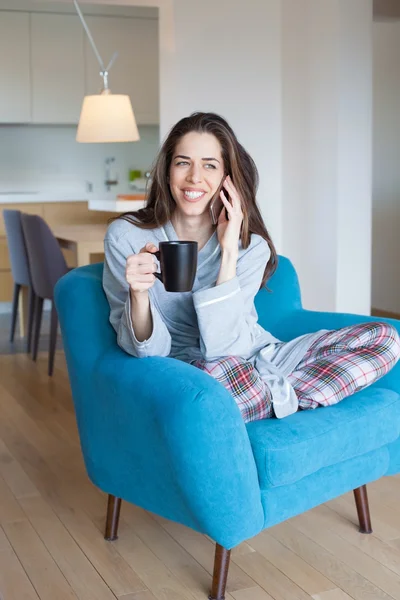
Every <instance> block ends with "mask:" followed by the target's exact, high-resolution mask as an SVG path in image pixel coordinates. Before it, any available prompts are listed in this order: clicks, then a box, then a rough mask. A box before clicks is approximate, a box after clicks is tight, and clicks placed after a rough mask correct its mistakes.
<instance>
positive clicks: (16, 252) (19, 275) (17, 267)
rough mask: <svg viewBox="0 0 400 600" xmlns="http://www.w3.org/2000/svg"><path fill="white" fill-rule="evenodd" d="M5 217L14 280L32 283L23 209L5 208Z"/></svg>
mask: <svg viewBox="0 0 400 600" xmlns="http://www.w3.org/2000/svg"><path fill="white" fill-rule="evenodd" d="M3 217H4V223H5V226H6V235H7V245H8V253H9V256H10V264H11V273H12V276H13V279H14V282H15V283H18V284H19V285H31V275H30V271H29V263H28V254H27V251H26V244H25V238H24V232H23V230H22V223H21V211H19V210H10V209H7V208H6V209H4V210H3Z"/></svg>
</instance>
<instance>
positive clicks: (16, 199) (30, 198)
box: [0, 191, 90, 204]
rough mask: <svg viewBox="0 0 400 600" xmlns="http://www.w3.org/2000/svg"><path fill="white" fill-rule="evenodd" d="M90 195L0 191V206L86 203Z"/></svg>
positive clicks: (80, 193)
mask: <svg viewBox="0 0 400 600" xmlns="http://www.w3.org/2000/svg"><path fill="white" fill-rule="evenodd" d="M88 196H90V194H85V193H82V192H61V193H60V192H55V193H54V192H21V191H15V192H13V191H5V192H1V191H0V204H30V203H42V202H87V201H88Z"/></svg>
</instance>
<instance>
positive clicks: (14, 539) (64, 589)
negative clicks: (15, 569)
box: [3, 520, 77, 600]
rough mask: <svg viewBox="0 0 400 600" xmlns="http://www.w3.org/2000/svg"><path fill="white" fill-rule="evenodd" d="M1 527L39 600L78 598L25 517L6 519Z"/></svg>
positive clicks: (73, 599) (74, 599)
mask: <svg viewBox="0 0 400 600" xmlns="http://www.w3.org/2000/svg"><path fill="white" fill-rule="evenodd" d="M3 529H4V532H5V534H6V536H7V538H8V541H9V542H10V544H11V546H12V548H13V550H14V552H15V554H16V555H17V556H18V558H19V560H20V561H21V564H22V566H23V567H24V569H25V571H26V573H27V575H28V577H29V579H30V581H31V582H32V584H33V586H34V587H35V590H36V592H37V594H38V596H39V597H40V600H54V599H55V598H57V600H77V596H76V595H75V593H74V591H73V590H72V588H71V586H70V585H69V583H68V582H67V580H66V579H65V577H64V576H63V574H62V573H61V571H60V570H59V568H58V567H57V565H56V563H55V562H54V560H53V558H52V557H51V556H50V554H49V552H48V551H47V549H46V547H45V546H44V544H43V542H42V541H41V539H40V538H39V536H38V535H37V533H36V532H35V530H34V529H33V527H32V525H31V524H30V523H29V522H28V521H27V520H26V521H17V522H15V523H7V524H6V525H4V526H3Z"/></svg>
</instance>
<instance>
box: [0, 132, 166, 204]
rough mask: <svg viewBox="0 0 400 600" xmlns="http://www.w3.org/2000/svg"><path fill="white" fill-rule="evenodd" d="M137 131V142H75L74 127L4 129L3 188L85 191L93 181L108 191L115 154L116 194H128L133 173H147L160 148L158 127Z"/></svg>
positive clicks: (0, 138) (0, 135)
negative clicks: (108, 164)
mask: <svg viewBox="0 0 400 600" xmlns="http://www.w3.org/2000/svg"><path fill="white" fill-rule="evenodd" d="M139 133H140V136H141V139H140V141H139V142H135V143H123V144H77V142H76V141H75V136H76V127H73V126H32V125H21V126H16V125H8V126H0V187H1V188H2V189H4V187H5V186H6V184H7V183H8V182H15V183H16V184H18V183H21V184H22V185H24V184H25V183H26V184H30V183H32V184H36V188H37V189H39V190H40V189H43V188H48V187H49V186H50V187H51V186H52V185H55V186H56V189H58V190H59V188H62V187H65V188H66V189H73V188H75V187H76V188H79V189H82V190H85V181H91V182H92V183H93V185H94V191H95V192H104V185H103V181H104V174H105V170H104V160H105V158H106V157H107V156H114V157H115V158H116V163H115V164H116V168H117V170H118V171H119V177H120V182H121V184H120V185H119V186H118V189H117V190H116V191H117V192H118V191H125V192H126V191H127V189H128V188H127V186H128V172H129V169H131V168H138V169H141V170H148V169H149V167H150V166H151V164H152V161H153V160H154V157H155V155H156V153H157V150H158V147H159V128H158V127H156V126H146V127H140V128H139Z"/></svg>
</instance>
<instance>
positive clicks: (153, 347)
mask: <svg viewBox="0 0 400 600" xmlns="http://www.w3.org/2000/svg"><path fill="white" fill-rule="evenodd" d="M104 252H105V260H104V272H103V288H104V291H105V294H106V296H107V299H108V302H109V304H110V323H111V325H112V326H113V327H114V329H115V331H116V332H117V340H118V345H119V346H120V347H121V348H122V349H123V350H125V352H127V353H128V354H132V355H133V356H136V357H137V358H144V357H146V356H168V355H169V353H170V351H171V335H170V333H169V331H168V329H167V326H166V325H165V323H164V321H163V320H162V318H161V315H160V313H159V312H158V310H157V308H156V307H155V306H154V304H153V302H152V300H151V298H150V310H151V316H152V320H153V331H152V333H151V336H150V337H149V339H147V340H144V341H142V342H140V341H139V340H138V339H137V338H136V336H135V332H134V330H133V325H132V318H131V298H130V294H129V285H128V283H127V281H126V279H125V264H126V259H127V258H128V255H129V254H131V253H132V252H123V250H122V249H121V248H120V247H119V245H117V244H116V243H113V242H112V241H110V240H107V239H105V241H104Z"/></svg>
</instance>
